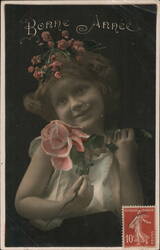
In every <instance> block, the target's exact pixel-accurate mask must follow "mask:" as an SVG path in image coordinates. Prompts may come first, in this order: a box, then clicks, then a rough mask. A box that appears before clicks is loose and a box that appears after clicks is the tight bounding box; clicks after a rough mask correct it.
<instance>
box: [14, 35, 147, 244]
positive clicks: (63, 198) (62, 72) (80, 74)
mask: <svg viewBox="0 0 160 250" xmlns="http://www.w3.org/2000/svg"><path fill="white" fill-rule="evenodd" d="M62 38H63V39H62V40H60V41H58V42H57V44H56V46H55V43H53V39H52V37H51V35H50V34H49V33H48V32H43V33H42V40H43V43H45V45H46V44H47V45H48V46H49V50H48V51H49V52H47V53H46V54H45V55H43V56H35V57H33V58H32V66H30V67H29V71H30V72H33V75H34V77H35V78H37V79H38V80H39V85H38V88H37V89H36V91H35V92H34V93H32V94H30V95H28V96H27V97H26V98H25V107H26V108H27V110H29V111H31V112H33V113H35V114H38V115H40V116H41V117H43V118H44V119H46V120H47V121H51V122H50V123H49V125H47V126H46V127H45V128H44V129H43V130H42V131H41V136H40V137H37V138H35V139H34V140H33V141H32V142H31V145H30V149H29V154H30V157H31V162H30V164H29V166H28V169H27V171H26V173H25V175H24V177H23V179H22V181H21V183H20V186H19V188H18V191H17V194H16V199H15V206H16V210H17V212H18V213H19V214H20V215H21V216H23V217H24V218H27V219H29V220H30V221H31V223H32V225H34V226H35V227H36V228H38V229H40V230H45V231H47V230H52V229H54V231H53V232H54V233H53V235H54V236H53V237H55V235H57V236H56V237H57V238H56V239H57V240H56V242H57V243H59V244H62V245H63V244H65V246H66V245H67V243H68V244H70V245H71V244H72V241H74V240H73V239H76V240H75V244H81V243H84V244H91V243H92V244H94V245H95V246H96V244H105V245H106V244H113V245H114V244H116V238H114V236H112V238H113V239H112V243H111V242H110V241H109V237H111V235H110V236H109V232H110V229H111V228H110V227H112V226H111V224H112V223H111V220H112V219H110V218H111V217H112V216H116V217H121V207H122V205H142V204H143V195H142V190H141V184H140V181H139V177H138V174H137V167H138V166H137V161H136V153H137V144H136V142H135V136H134V130H133V129H132V128H127V129H114V130H112V133H109V131H110V129H111V125H113V124H114V123H113V122H114V121H113V122H112V121H111V119H112V118H113V117H114V116H113V113H114V112H115V111H116V109H117V108H118V105H119V104H118V98H119V95H118V88H117V82H116V76H115V72H114V69H113V67H112V65H111V64H110V62H109V60H108V59H106V58H104V57H103V56H101V55H99V54H97V53H94V52H90V51H87V50H86V49H85V47H84V43H83V42H81V41H75V40H73V39H70V38H69V34H68V33H67V31H63V32H62ZM114 126H115V125H114ZM113 128H114V127H113ZM93 135H94V139H95V140H94V142H93ZM99 141H100V143H99ZM87 142H89V143H88V144H87ZM87 145H89V146H87ZM74 151H75V152H76V153H77V154H76V157H74V154H73V152H74ZM79 159H82V160H81V161H79ZM108 212H112V215H110V216H111V217H110V216H109V217H110V218H108V219H107V217H106V216H105V215H106V213H108ZM114 214H115V215H114ZM98 216H99V217H98ZM84 218H85V219H84ZM96 218H97V219H96ZM94 220H95V221H96V224H93V221H94ZM82 221H83V223H82ZM91 221H92V222H91ZM67 223H68V224H67ZM70 223H71V224H72V226H73V224H74V227H73V231H72V234H71V233H70V232H71V231H70V230H71V229H70V227H71V224H70ZM67 225H68V226H67ZM78 228H79V229H78ZM100 228H101V229H102V230H101V229H100ZM64 229H65V230H64ZM112 229H113V228H112ZM68 230H69V234H70V235H68V234H67V231H68ZM114 230H115V231H116V227H115V225H114ZM112 231H113V230H112ZM97 232H98V233H97ZM62 234H66V235H67V241H65V240H64V239H63V238H64V237H63V236H62ZM58 235H61V237H59V236H58ZM84 238H85V239H84ZM87 239H88V240H87ZM58 241H59V242H58ZM117 244H118V243H117Z"/></svg>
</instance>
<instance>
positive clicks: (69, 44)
mask: <svg viewBox="0 0 160 250" xmlns="http://www.w3.org/2000/svg"><path fill="white" fill-rule="evenodd" d="M73 43H74V39H73V38H72V39H70V40H68V47H72V45H73Z"/></svg>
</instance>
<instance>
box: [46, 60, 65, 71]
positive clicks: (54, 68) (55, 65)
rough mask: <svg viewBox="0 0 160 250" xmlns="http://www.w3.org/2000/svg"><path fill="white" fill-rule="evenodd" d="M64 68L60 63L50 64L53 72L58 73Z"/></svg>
mask: <svg viewBox="0 0 160 250" xmlns="http://www.w3.org/2000/svg"><path fill="white" fill-rule="evenodd" d="M61 66H62V63H61V62H59V61H54V62H53V63H51V64H49V67H51V70H52V71H53V72H55V71H57V70H58V69H59V68H60V67H61Z"/></svg>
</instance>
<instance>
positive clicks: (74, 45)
mask: <svg viewBox="0 0 160 250" xmlns="http://www.w3.org/2000/svg"><path fill="white" fill-rule="evenodd" d="M79 47H83V42H82V41H79V40H76V41H74V42H73V45H72V48H73V49H75V50H78V49H79Z"/></svg>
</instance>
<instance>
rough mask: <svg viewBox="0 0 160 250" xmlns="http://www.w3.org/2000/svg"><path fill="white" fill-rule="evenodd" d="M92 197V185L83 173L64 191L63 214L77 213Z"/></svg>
mask: <svg viewBox="0 0 160 250" xmlns="http://www.w3.org/2000/svg"><path fill="white" fill-rule="evenodd" d="M92 198H93V186H92V185H90V183H89V181H88V177H87V176H85V175H83V176H80V177H79V178H78V180H77V181H76V182H75V183H74V184H73V186H72V187H71V188H70V189H69V190H68V191H67V192H66V196H65V198H64V199H65V204H66V206H65V211H62V212H63V214H68V213H71V212H72V213H73V214H74V213H75V214H78V213H79V212H80V211H81V210H82V209H83V208H85V207H87V206H88V205H89V203H90V202H91V200H92Z"/></svg>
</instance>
